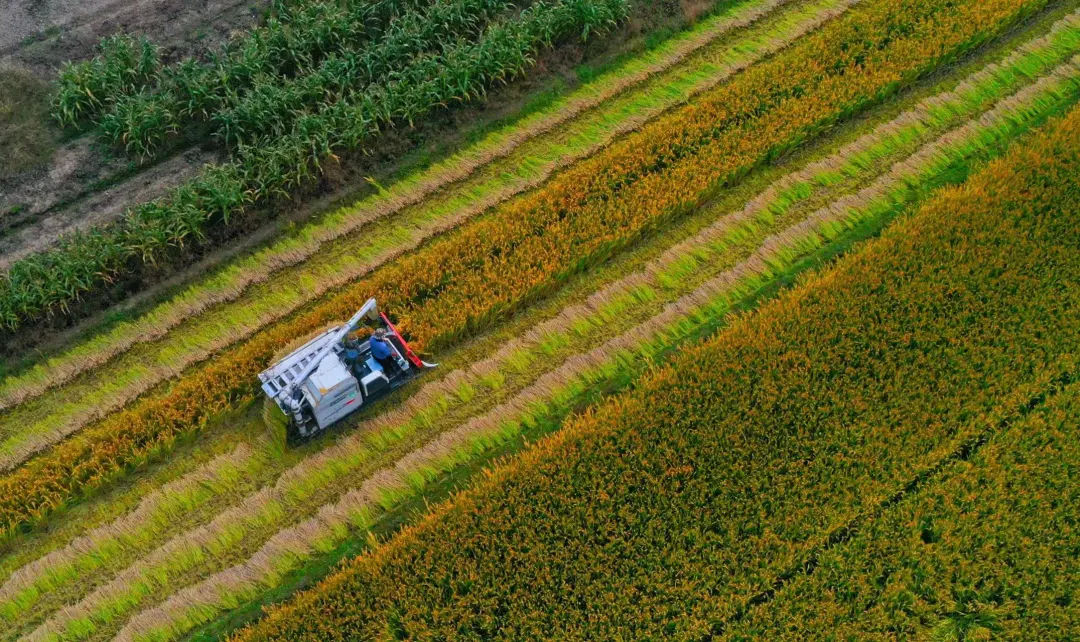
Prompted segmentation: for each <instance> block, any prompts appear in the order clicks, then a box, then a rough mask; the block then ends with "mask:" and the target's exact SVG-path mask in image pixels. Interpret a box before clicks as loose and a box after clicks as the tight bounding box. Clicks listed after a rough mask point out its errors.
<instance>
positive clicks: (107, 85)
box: [52, 35, 161, 127]
mask: <svg viewBox="0 0 1080 642" xmlns="http://www.w3.org/2000/svg"><path fill="white" fill-rule="evenodd" d="M160 68H161V60H160V52H159V50H158V47H157V46H155V45H153V44H152V43H151V42H150V41H149V40H147V39H146V38H145V37H144V38H138V39H136V38H134V37H133V36H128V35H115V36H110V37H108V38H105V39H104V40H102V41H101V43H100V44H99V45H98V47H97V55H96V56H95V57H94V58H92V59H91V60H88V61H85V62H79V63H70V62H69V63H65V64H64V66H63V67H61V68H60V76H59V86H58V88H57V91H56V96H55V98H54V100H53V110H52V115H53V117H54V118H55V119H56V120H57V121H58V122H59V123H60V124H61V125H62V126H65V127H82V126H85V125H86V123H87V122H88V121H89V120H90V119H91V118H93V117H94V116H96V115H97V113H98V112H100V111H101V110H103V109H106V108H108V107H109V106H111V105H112V104H113V103H115V102H116V101H117V100H118V99H119V98H120V97H122V96H123V95H125V94H127V93H130V92H135V91H139V90H141V89H143V88H145V87H146V86H147V85H148V84H150V83H151V82H152V81H153V80H154V79H155V78H156V76H157V74H158V72H159V70H160Z"/></svg>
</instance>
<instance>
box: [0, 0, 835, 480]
mask: <svg viewBox="0 0 1080 642" xmlns="http://www.w3.org/2000/svg"><path fill="white" fill-rule="evenodd" d="M837 4H839V5H841V6H843V4H844V2H839V3H837V2H834V1H833V0H826V1H825V2H823V3H816V4H811V5H808V6H805V7H802V8H801V9H802V10H801V11H798V12H795V13H794V14H793V15H788V16H785V19H784V20H782V21H781V24H780V25H778V28H780V29H782V30H783V32H786V33H788V34H790V33H791V32H792V31H791V30H793V33H801V32H803V30H804V29H806V28H807V26H808V22H809V23H816V24H820V22H821V21H823V20H825V19H827V17H828V16H829V15H831V14H832V11H830V10H829V9H834V7H835V5H837ZM822 7H824V8H825V10H823V11H815V9H821V8H822ZM834 10H835V9H834ZM783 32H782V33H783ZM769 34H773V30H772V29H770V30H769ZM789 37H790V36H789ZM761 38H765V35H764V34H763V35H761V36H760V37H759V38H755V39H753V40H750V41H749V42H747V41H745V40H740V43H741V44H742V45H744V46H745V45H751V44H755V43H757V42H761ZM767 42H769V43H773V42H774V41H773V40H771V39H769V40H767ZM750 49H751V51H753V52H756V55H758V56H759V55H761V53H762V52H761V49H760V48H750ZM765 49H768V47H766V48H765ZM711 50H712V48H710V51H711ZM719 51H720V52H721V60H720V64H712V63H703V64H700V65H698V64H695V65H692V66H689V67H686V68H682V67H681V66H680V68H679V70H678V71H675V70H673V71H672V72H671V74H670V75H669V74H665V75H664V76H663V77H659V78H656V79H655V82H650V83H648V84H647V85H646V86H645V87H643V88H642V90H641V92H635V93H634V94H631V95H627V96H623V97H621V98H619V99H617V100H614V101H611V102H608V103H606V104H605V105H604V106H603V107H602V108H597V109H598V110H597V111H593V112H591V113H587V114H583V115H581V116H580V117H579V118H577V119H576V121H575V122H574V123H572V124H570V123H564V124H563V125H562V127H560V130H559V132H558V133H557V134H552V135H549V136H545V137H544V138H543V139H541V140H536V141H534V142H531V143H528V144H525V145H523V146H521V147H520V148H519V149H518V150H516V151H514V153H512V154H509V155H508V156H507V157H506V158H505V160H503V161H501V162H499V163H498V164H494V165H492V166H490V167H488V168H484V169H482V170H478V171H477V172H475V173H474V174H473V176H472V178H471V179H470V180H467V181H465V182H463V183H462V184H461V185H459V186H457V187H456V188H455V189H454V190H453V191H450V192H442V193H440V194H437V195H433V196H431V197H429V198H426V199H424V200H423V201H422V202H421V203H419V204H416V205H415V206H409V205H407V203H406V204H403V205H406V208H405V211H404V212H400V214H401V216H402V217H403V218H401V219H398V220H395V221H394V225H393V226H392V227H390V226H387V227H384V228H382V229H381V230H370V231H368V232H367V233H365V234H363V235H356V236H353V237H351V238H348V239H341V240H339V241H338V242H336V243H334V244H333V245H328V244H322V245H317V244H314V243H312V244H309V245H307V247H306V248H305V249H308V250H310V251H315V248H316V247H318V248H319V253H318V255H316V256H313V257H310V258H308V259H307V260H305V261H304V262H303V263H302V264H301V265H299V266H297V267H296V268H294V269H288V270H278V271H276V272H273V273H272V275H268V274H267V273H266V270H251V271H250V272H248V271H247V270H232V271H231V272H232V273H233V274H239V275H241V277H242V278H244V279H245V280H246V279H248V278H249V275H261V276H263V277H266V278H271V279H272V280H271V281H269V282H267V283H265V285H261V286H259V287H258V288H257V289H251V290H248V291H246V292H244V293H243V294H242V295H241V294H240V293H238V292H235V291H232V290H230V293H235V294H236V296H237V297H238V298H236V299H235V300H234V301H233V302H232V304H231V305H230V306H228V307H219V308H215V309H211V310H203V311H201V314H199V316H198V317H197V318H194V319H192V320H190V321H189V322H187V323H185V324H184V326H183V327H181V328H179V329H177V330H176V331H174V332H172V333H170V334H169V335H168V336H167V339H166V340H165V341H162V342H161V343H160V344H154V345H152V346H146V348H145V349H140V350H134V351H132V352H130V353H128V354H125V355H124V356H123V358H122V359H119V360H117V361H115V362H113V363H111V364H110V365H109V366H108V367H106V368H103V369H100V370H99V371H97V372H94V373H93V374H92V375H91V376H86V377H84V378H83V379H82V380H81V381H78V382H74V383H73V385H69V386H65V387H63V388H58V389H56V390H55V391H53V392H52V393H50V394H47V395H46V396H44V397H42V398H40V399H39V400H34V401H31V402H29V403H26V404H24V405H23V406H22V407H20V408H16V409H13V410H11V411H9V412H8V413H5V415H4V416H2V417H0V468H10V467H11V466H13V465H15V464H17V463H19V462H21V461H23V460H24V459H26V458H27V457H28V456H29V455H32V454H33V453H35V452H38V451H40V450H42V449H43V448H45V447H47V446H49V445H52V444H54V443H56V442H58V441H60V440H61V439H63V438H64V437H66V436H67V435H69V434H71V433H73V432H75V431H77V430H79V429H81V428H82V427H83V426H85V425H86V424H88V423H89V422H90V421H92V420H94V419H96V418H99V417H101V416H103V415H105V414H107V413H108V412H111V411H115V410H117V409H119V408H121V407H122V406H123V405H125V404H126V403H128V402H129V401H131V400H132V399H134V398H135V397H137V396H138V395H139V394H141V393H143V392H144V391H146V390H149V389H151V388H152V387H154V386H155V385H157V384H159V383H160V382H162V381H163V380H165V379H167V378H169V377H172V376H176V375H178V374H180V373H181V372H182V371H183V370H184V369H185V368H187V367H190V366H191V365H193V364H194V363H197V362H198V361H199V360H202V359H204V358H206V357H207V356H210V355H212V354H213V353H215V352H217V351H220V350H222V349H224V348H226V347H228V346H230V345H232V344H234V343H237V342H238V341H240V340H242V339H244V338H247V337H248V336H250V335H251V334H253V333H254V332H255V331H256V330H257V329H259V328H261V327H263V326H265V325H267V324H269V323H270V322H272V321H274V320H277V319H281V318H283V317H285V316H287V315H288V314H290V313H292V312H293V311H295V310H297V309H299V308H301V307H302V306H303V305H304V304H306V303H309V302H311V301H312V300H315V299H317V298H318V297H319V296H320V295H322V294H324V293H325V292H327V291H331V290H332V289H334V288H336V287H341V286H343V285H345V284H347V283H349V282H350V281H353V280H355V279H357V278H359V277H361V276H363V275H365V274H368V273H370V272H371V271H372V270H373V269H375V268H376V267H378V266H380V265H382V264H385V263H387V262H388V261H390V260H392V259H393V258H395V257H398V256H401V255H402V254H404V253H405V252H407V251H408V250H411V249H413V248H415V247H417V245H419V244H421V243H423V242H424V241H425V240H427V239H429V238H431V237H433V236H436V235H437V234H438V233H440V232H441V231H444V230H446V229H447V228H452V227H454V226H457V225H458V224H460V223H461V222H462V221H463V220H466V219H468V218H472V217H474V216H476V215H477V214H479V213H482V212H484V211H485V210H486V209H488V208H490V207H493V206H495V205H497V204H499V203H500V202H503V201H505V200H506V199H508V198H510V197H512V196H514V195H515V194H518V193H520V192H522V191H524V190H525V189H526V188H529V187H531V186H535V185H537V184H540V183H542V182H543V181H544V180H545V179H546V178H547V177H548V176H549V175H550V174H551V173H552V172H554V171H555V170H556V169H558V168H560V167H565V166H566V165H567V164H569V163H571V162H572V161H574V160H576V159H577V158H580V157H583V156H587V155H589V154H590V153H592V152H594V151H595V150H596V149H597V148H602V147H603V146H604V145H605V144H606V143H608V142H609V141H610V140H612V139H613V138H614V137H616V136H618V135H620V134H623V133H627V132H630V131H633V130H634V129H636V128H638V127H639V126H640V125H641V124H642V123H644V122H647V121H648V120H649V119H650V118H652V117H653V116H654V115H656V114H657V113H659V112H662V111H663V110H664V109H666V108H667V107H669V106H671V105H672V104H673V103H677V101H678V100H679V98H680V97H682V96H687V95H692V94H693V93H695V92H697V91H702V90H704V89H705V88H707V87H710V86H715V84H718V83H720V82H721V81H722V80H723V79H724V78H726V77H728V75H730V74H731V73H733V72H734V70H735V69H736V68H737V67H738V66H741V65H744V64H748V63H749V62H750V60H747V59H746V58H745V57H744V56H740V57H738V58H737V60H736V61H730V60H729V58H728V56H726V55H724V54H726V52H727V49H726V47H723V46H722V45H721V47H720V49H719ZM751 59H752V57H751ZM710 60H711V57H710ZM508 172H513V174H511V175H508ZM377 202H380V203H381V202H383V200H382V199H379V200H378V201H377ZM365 211H367V212H370V211H369V210H365ZM375 211H376V212H378V211H381V210H375ZM333 220H334V222H336V223H338V225H336V226H333V227H331V226H330V223H329V222H323V223H322V224H320V228H323V229H328V230H330V229H332V230H333V231H332V233H333V234H335V235H336V234H341V233H342V232H343V230H344V228H346V227H347V226H346V225H345V224H344V223H343V222H342V221H340V220H339V219H338V217H333ZM354 220H355V219H354ZM283 245H285V246H286V247H288V248H290V250H293V251H295V250H296V248H295V244H292V243H289V242H285V243H283ZM275 249H277V248H275ZM297 254H298V253H290V254H289V258H290V260H298V259H297ZM273 256H274V257H275V258H278V256H279V253H275V254H274V255H273ZM260 267H264V265H263V266H260ZM275 267H281V266H277V265H275ZM234 285H235V284H234ZM188 312H189V313H194V312H195V311H193V310H188ZM155 320H157V318H156V317H155ZM156 330H158V331H160V330H161V328H156Z"/></svg>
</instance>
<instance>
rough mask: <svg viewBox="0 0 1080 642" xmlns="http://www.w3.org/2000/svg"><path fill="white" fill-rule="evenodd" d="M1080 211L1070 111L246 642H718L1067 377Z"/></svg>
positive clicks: (1076, 141) (1077, 144)
mask: <svg viewBox="0 0 1080 642" xmlns="http://www.w3.org/2000/svg"><path fill="white" fill-rule="evenodd" d="M1077 208H1080V110H1077V111H1074V112H1073V113H1071V114H1070V115H1069V117H1068V118H1067V119H1064V120H1063V121H1056V122H1055V123H1053V126H1051V127H1048V128H1047V132H1046V133H1045V134H1044V135H1042V136H1040V137H1038V138H1036V139H1035V140H1033V141H1032V142H1031V144H1030V145H1026V146H1023V147H1020V146H1018V147H1017V148H1016V149H1015V150H1014V151H1013V152H1012V153H1011V154H1010V156H1009V157H1008V159H1007V160H1006V161H1004V162H997V163H993V164H992V165H991V166H990V167H989V168H987V169H986V170H984V171H982V172H980V173H979V174H977V175H976V176H975V177H973V178H972V179H971V180H970V181H969V183H968V184H966V185H965V186H963V187H962V188H960V189H951V190H946V191H945V192H944V193H943V194H941V195H939V196H938V197H936V198H934V199H933V200H932V201H931V202H930V203H928V204H927V205H926V206H924V207H923V208H921V209H920V211H919V212H918V213H916V214H915V215H914V216H912V217H911V218H909V219H906V220H904V221H903V222H902V223H899V224H898V225H896V226H895V227H893V228H892V229H890V230H889V231H887V232H886V233H885V235H884V237H883V238H882V239H879V240H877V241H872V242H870V243H867V244H866V245H865V246H864V247H863V249H862V250H861V251H860V252H859V253H857V254H855V255H853V256H851V257H849V258H847V259H844V260H842V261H841V262H840V264H839V265H838V266H837V267H836V268H835V269H832V270H829V271H828V272H826V273H824V274H822V275H820V276H819V277H817V278H815V279H813V280H811V281H808V282H805V283H804V284H803V285H801V286H800V287H798V288H797V289H796V290H795V291H793V292H791V293H788V294H785V295H782V296H781V298H780V300H779V301H776V302H774V303H771V304H767V305H766V306H765V307H764V308H763V309H762V310H761V311H760V313H758V314H755V315H752V316H749V317H747V318H745V319H743V320H742V321H740V322H738V323H736V324H734V325H733V327H731V328H730V329H728V330H726V331H724V332H723V333H721V334H720V335H719V336H718V337H717V338H715V339H713V340H710V341H708V342H707V343H706V344H704V345H702V346H700V347H698V348H695V349H692V350H689V351H687V352H686V353H685V354H683V355H680V356H679V357H678V358H677V359H676V360H675V362H674V363H673V364H672V365H670V366H669V367H665V368H662V369H661V370H659V371H658V372H656V373H655V374H653V375H651V376H650V377H649V378H648V379H647V380H646V381H645V382H644V383H643V384H640V385H639V386H637V387H636V388H635V390H634V391H632V392H630V393H627V394H625V395H622V396H620V397H618V398H615V399H613V400H611V401H609V402H607V403H605V404H603V405H602V406H600V407H599V408H598V409H596V410H594V411H591V412H588V413H586V414H585V415H584V416H582V417H579V418H577V419H575V420H572V421H570V422H568V424H567V425H566V426H565V427H564V428H563V429H562V431H561V432H560V433H559V434H558V435H556V436H555V437H553V438H550V439H547V440H545V441H544V442H542V443H540V444H539V445H538V446H536V447H535V448H534V449H532V450H531V451H529V452H527V453H526V454H524V455H523V456H521V457H519V458H518V459H516V460H514V461H512V462H510V463H509V464H507V465H504V466H502V467H499V468H498V469H496V470H495V471H493V472H492V473H491V474H490V475H488V477H487V478H486V479H485V480H484V481H483V482H481V483H480V484H479V485H478V486H477V487H476V488H475V489H473V490H472V491H469V492H467V493H465V494H463V495H460V496H458V497H456V498H455V499H454V500H452V501H451V502H447V503H446V504H444V505H443V506H441V507H440V508H438V509H437V510H435V511H434V512H433V513H432V514H431V515H430V516H429V517H428V518H427V519H425V520H424V521H423V522H422V523H421V524H419V525H418V526H416V527H413V528H408V529H406V530H405V531H404V532H403V533H402V534H401V535H399V536H397V537H395V538H394V539H393V540H392V541H391V542H389V543H387V544H386V545H383V546H381V547H380V548H378V549H377V550H376V551H375V552H373V553H372V554H368V555H364V556H361V557H359V558H357V559H356V560H354V561H353V562H351V563H350V564H349V565H347V566H346V567H344V569H343V570H342V571H340V572H339V573H337V574H335V575H334V576H333V577H331V578H330V579H328V580H327V581H325V582H324V583H322V584H321V585H319V586H318V587H316V588H315V589H313V590H311V591H309V592H307V593H304V594H302V595H301V596H300V597H299V598H298V599H296V600H294V601H293V602H292V603H290V604H288V605H287V606H285V607H281V608H277V609H274V610H272V611H271V613H270V615H269V616H268V617H267V619H265V620H264V621H263V622H261V623H259V624H258V625H256V626H255V627H252V628H249V629H248V630H245V631H243V632H241V633H240V634H238V635H237V636H235V638H234V640H248V641H251V640H270V639H281V640H290V641H294V642H295V641H297V640H323V641H325V640H337V639H343V635H344V633H343V632H348V633H349V635H351V636H356V637H368V636H370V637H377V636H378V635H379V634H382V633H386V632H388V631H389V632H391V633H392V634H394V635H395V636H398V637H402V636H408V637H416V638H423V637H427V636H437V637H438V636H449V637H456V636H459V635H470V636H481V637H485V636H494V635H502V636H510V637H524V638H529V637H544V636H556V637H558V636H561V635H566V636H580V635H586V634H589V635H595V636H599V637H628V638H640V637H657V636H663V637H679V638H685V637H695V638H697V637H700V636H702V635H709V634H710V633H714V632H715V630H716V629H718V628H721V627H722V626H723V623H724V622H725V620H727V619H729V618H730V617H732V616H733V615H735V614H736V613H738V612H740V611H741V609H742V608H743V607H744V605H745V603H746V602H747V600H748V599H750V598H751V597H753V596H754V595H757V594H759V593H761V592H762V591H764V590H766V589H769V588H770V587H772V586H773V585H774V584H775V583H776V582H777V580H778V579H779V578H780V577H781V576H783V575H784V574H785V573H786V572H788V570H789V569H798V568H800V567H801V565H802V564H803V563H805V556H806V555H807V554H808V553H810V552H812V551H813V550H816V549H817V548H819V547H820V545H821V544H823V543H824V542H825V541H827V540H828V539H829V537H830V535H831V534H833V533H834V532H836V531H837V529H840V528H842V527H844V526H845V525H847V524H849V523H851V522H852V521H853V520H854V519H855V518H856V517H857V516H859V515H860V514H864V513H868V512H869V513H872V512H874V511H875V510H876V509H877V508H878V507H879V506H881V505H882V504H883V503H884V502H885V501H887V499H888V498H890V497H892V496H894V495H895V494H896V493H897V491H899V490H901V489H903V488H904V487H905V486H907V484H908V483H909V482H910V480H913V479H918V478H919V476H920V475H921V474H922V473H923V472H925V471H928V470H933V469H934V468H935V466H937V465H938V464H939V463H940V462H942V461H948V460H949V459H950V458H951V457H953V456H955V454H956V453H957V452H962V449H961V446H962V445H963V444H965V443H967V442H968V441H969V439H970V438H971V437H973V436H974V435H978V434H981V433H982V432H983V431H984V430H985V427H986V426H987V425H993V424H995V423H997V422H998V421H999V420H1000V419H1001V418H1002V417H1007V416H1009V415H1010V414H1011V413H1013V412H1015V409H1017V408H1022V407H1024V406H1025V404H1026V403H1028V401H1029V400H1030V399H1031V398H1033V397H1035V396H1036V395H1038V394H1040V393H1042V392H1044V391H1045V390H1046V389H1047V388H1048V387H1049V386H1050V385H1051V383H1050V382H1052V381H1053V380H1055V379H1057V378H1058V377H1060V375H1061V373H1062V371H1063V370H1066V371H1067V370H1069V369H1070V368H1075V367H1076V365H1077V364H1076V362H1075V361H1073V360H1072V359H1071V358H1069V357H1068V355H1069V354H1070V353H1071V354H1075V353H1076V350H1077V348H1080V332H1078V330H1080V326H1078V323H1080V315H1078V314H1077V310H1078V306H1080V288H1078V287H1077V285H1080V252H1078V250H1080V227H1078V226H1077V225H1076V224H1075V220H1073V219H1074V217H1073V216H1072V214H1071V213H1072V212H1075V211H1077ZM508 559H509V560H514V563H512V564H508V563H507V560H508ZM567 586H571V587H573V589H572V593H573V598H574V599H571V600H567V599H566V597H567V594H566V587H567ZM586 623H587V624H586Z"/></svg>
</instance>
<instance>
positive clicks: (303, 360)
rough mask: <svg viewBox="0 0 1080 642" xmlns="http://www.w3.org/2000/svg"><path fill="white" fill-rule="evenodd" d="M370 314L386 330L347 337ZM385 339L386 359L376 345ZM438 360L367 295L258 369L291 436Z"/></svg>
mask: <svg viewBox="0 0 1080 642" xmlns="http://www.w3.org/2000/svg"><path fill="white" fill-rule="evenodd" d="M365 318H366V319H367V320H369V321H371V322H373V323H375V324H379V325H381V326H383V327H382V328H381V330H382V332H380V330H379V329H377V330H376V331H375V333H374V334H373V335H372V336H371V337H369V338H367V339H363V340H356V339H350V338H348V336H349V334H350V333H351V332H352V331H353V330H355V329H356V327H357V326H358V325H359V324H360V322H361V321H362V320H364V319H365ZM379 335H381V339H380V336H379ZM380 340H381V342H382V344H383V346H382V348H381V349H383V350H384V351H386V352H389V357H388V358H383V359H381V360H380V359H377V358H376V357H377V356H378V355H377V353H374V352H373V350H378V349H379V348H373V345H372V344H373V342H379V341H380ZM387 348H388V350H386V349H387ZM436 365H438V364H433V363H426V362H424V361H422V360H421V359H420V358H419V357H418V356H416V354H415V353H414V352H413V351H412V350H411V349H410V348H409V344H408V343H406V342H405V339H403V338H402V336H401V334H400V333H399V332H398V331H397V328H395V327H394V324H392V323H390V319H388V318H387V317H386V315H385V314H382V313H380V312H379V311H378V307H377V306H376V303H375V299H368V300H367V303H365V304H364V307H362V308H360V310H359V311H357V313H356V314H354V315H353V317H352V318H351V319H349V321H348V322H346V323H345V324H343V325H341V326H338V327H337V328H330V329H329V330H326V331H325V332H323V333H322V334H320V335H319V336H317V337H315V338H314V339H312V340H310V341H308V342H307V343H305V344H304V345H302V346H300V347H299V348H297V349H296V350H294V351H292V352H291V353H289V355H288V356H286V357H284V358H283V359H281V360H280V361H278V362H277V363H276V364H274V365H273V366H271V367H269V368H267V369H266V370H264V371H262V372H261V373H259V381H260V382H261V383H262V389H263V392H265V393H266V396H267V397H268V398H269V401H272V402H274V404H276V405H277V407H278V408H280V409H281V411H282V412H283V413H284V418H285V419H286V421H287V424H286V439H287V440H295V439H298V438H299V439H303V438H307V437H311V436H312V435H315V434H316V433H319V432H322V431H324V430H326V429H327V428H328V427H330V426H331V425H332V424H334V423H336V422H338V421H340V420H341V419H343V418H344V417H346V416H348V415H349V414H351V413H353V412H356V411H357V410H359V409H360V408H362V407H364V406H365V405H366V404H368V403H371V402H372V401H374V400H376V399H378V398H379V397H382V396H384V395H386V394H387V393H389V392H390V391H391V390H394V389H395V388H398V387H400V386H403V385H405V384H406V383H407V382H409V381H411V380H412V379H413V378H415V377H416V376H417V375H418V374H420V373H421V372H422V371H424V370H425V369H427V368H433V367H435V366H436ZM269 410H273V408H272V407H271V408H269ZM268 423H271V422H270V421H269V420H268ZM273 423H277V422H273Z"/></svg>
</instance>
